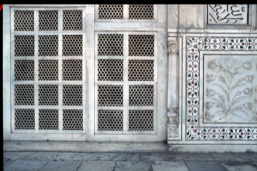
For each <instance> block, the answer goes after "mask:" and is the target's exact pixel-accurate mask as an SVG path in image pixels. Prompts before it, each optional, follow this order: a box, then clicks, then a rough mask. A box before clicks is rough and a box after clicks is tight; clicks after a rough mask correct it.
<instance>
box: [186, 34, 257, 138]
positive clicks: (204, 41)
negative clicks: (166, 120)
mask: <svg viewBox="0 0 257 171" xmlns="http://www.w3.org/2000/svg"><path fill="white" fill-rule="evenodd" d="M186 41H187V42H186V46H187V47H186V52H187V54H186V58H187V59H186V62H187V64H186V66H187V67H186V72H185V73H186V79H187V83H186V84H185V85H186V86H187V88H186V91H187V92H186V94H187V97H186V111H187V113H186V115H187V116H186V121H187V122H186V126H185V127H186V130H187V133H186V137H185V138H186V140H190V141H199V140H204V141H208V140H212V141H213V140H218V141H249V140H255V141H256V140H257V128H256V126H254V127H235V126H230V127H214V128H213V127H200V121H199V120H200V110H199V109H201V106H200V100H202V99H200V92H199V91H200V84H199V82H200V80H201V78H200V76H201V75H200V66H199V62H200V59H199V56H200V51H256V50H257V39H254V38H249V37H239V38H234V37H232V38H231V37H187V39H186ZM214 67H217V66H214ZM192 80H194V82H198V84H196V85H195V84H191V82H192Z"/></svg>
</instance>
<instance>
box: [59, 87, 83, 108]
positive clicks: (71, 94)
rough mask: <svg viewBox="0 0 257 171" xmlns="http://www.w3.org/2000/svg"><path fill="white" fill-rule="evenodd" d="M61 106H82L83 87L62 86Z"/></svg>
mask: <svg viewBox="0 0 257 171" xmlns="http://www.w3.org/2000/svg"><path fill="white" fill-rule="evenodd" d="M62 91H63V101H62V103H63V105H64V106H82V103H83V87H82V85H63V89H62Z"/></svg>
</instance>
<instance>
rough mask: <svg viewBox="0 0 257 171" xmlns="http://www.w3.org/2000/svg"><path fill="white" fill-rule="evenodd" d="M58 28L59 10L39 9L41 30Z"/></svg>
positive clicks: (55, 29)
mask: <svg viewBox="0 0 257 171" xmlns="http://www.w3.org/2000/svg"><path fill="white" fill-rule="evenodd" d="M57 30H58V11H57V10H46V11H39V31H57Z"/></svg>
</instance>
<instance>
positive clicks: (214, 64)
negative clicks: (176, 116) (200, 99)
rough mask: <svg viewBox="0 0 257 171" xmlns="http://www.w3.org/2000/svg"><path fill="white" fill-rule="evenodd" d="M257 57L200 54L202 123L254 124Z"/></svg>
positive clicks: (255, 115)
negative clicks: (202, 92)
mask: <svg viewBox="0 0 257 171" xmlns="http://www.w3.org/2000/svg"><path fill="white" fill-rule="evenodd" d="M256 61H257V57H256V56H253V55H244V56H242V55H208V56H204V123H257V80H256V78H257V68H256V67H257V62H256Z"/></svg>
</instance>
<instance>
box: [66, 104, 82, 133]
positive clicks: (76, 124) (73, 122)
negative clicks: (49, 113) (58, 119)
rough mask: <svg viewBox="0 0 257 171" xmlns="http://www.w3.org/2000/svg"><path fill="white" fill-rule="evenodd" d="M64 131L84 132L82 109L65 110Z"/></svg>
mask: <svg viewBox="0 0 257 171" xmlns="http://www.w3.org/2000/svg"><path fill="white" fill-rule="evenodd" d="M63 130H83V110H82V109H63Z"/></svg>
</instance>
